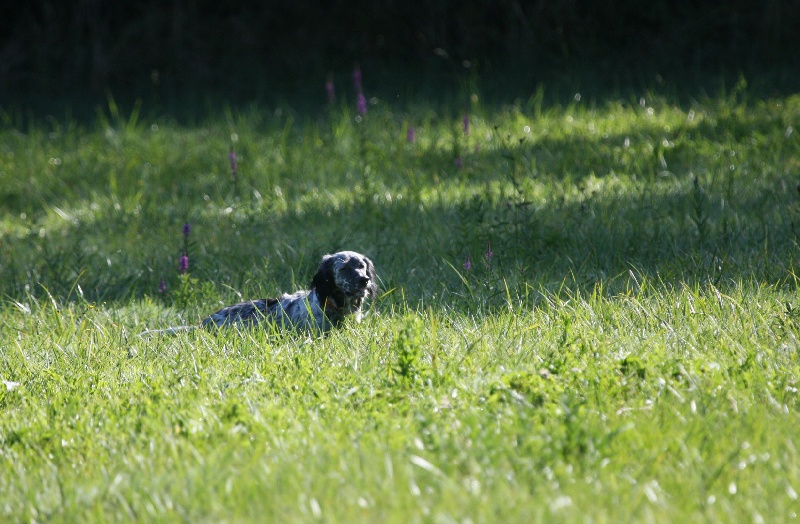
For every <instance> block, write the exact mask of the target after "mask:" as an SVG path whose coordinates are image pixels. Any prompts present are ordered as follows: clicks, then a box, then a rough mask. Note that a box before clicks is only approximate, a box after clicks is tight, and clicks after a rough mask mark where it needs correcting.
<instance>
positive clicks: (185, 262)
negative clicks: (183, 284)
mask: <svg viewBox="0 0 800 524" xmlns="http://www.w3.org/2000/svg"><path fill="white" fill-rule="evenodd" d="M178 270H180V272H181V274H182V275H183V274H185V273H186V272H187V271H189V257H187V256H186V251H184V252H183V256H182V257H181V259H180V261H179V262H178Z"/></svg>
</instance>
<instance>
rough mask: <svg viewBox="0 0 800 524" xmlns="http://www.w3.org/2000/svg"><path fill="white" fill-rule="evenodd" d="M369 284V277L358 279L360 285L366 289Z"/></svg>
mask: <svg viewBox="0 0 800 524" xmlns="http://www.w3.org/2000/svg"><path fill="white" fill-rule="evenodd" d="M367 284H369V278H368V277H358V285H359V286H361V287H365V286H366V285H367Z"/></svg>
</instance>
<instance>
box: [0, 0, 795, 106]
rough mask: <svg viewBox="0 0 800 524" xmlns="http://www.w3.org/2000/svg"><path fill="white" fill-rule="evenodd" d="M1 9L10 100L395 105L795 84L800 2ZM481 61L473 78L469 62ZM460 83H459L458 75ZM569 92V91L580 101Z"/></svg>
mask: <svg viewBox="0 0 800 524" xmlns="http://www.w3.org/2000/svg"><path fill="white" fill-rule="evenodd" d="M7 5H8V7H3V8H0V96H2V99H0V100H5V101H0V106H8V105H9V104H10V103H11V102H16V103H19V104H22V105H27V106H30V105H44V104H46V103H47V101H48V100H55V101H63V99H64V97H67V96H69V97H70V99H71V103H72V104H73V105H75V104H77V103H78V102H79V101H81V100H85V101H92V100H94V99H97V98H100V99H102V100H104V99H105V94H106V92H107V91H109V90H110V91H111V92H113V93H114V95H115V96H116V97H117V98H118V99H120V98H125V97H129V98H131V99H143V100H144V101H145V102H152V103H156V104H160V103H164V104H170V103H172V102H174V101H175V100H176V99H180V100H183V101H186V100H187V99H186V96H188V95H196V96H198V97H199V96H200V93H202V94H204V96H210V95H212V94H215V95H221V96H224V97H225V98H226V99H228V100H231V101H251V100H254V99H255V100H270V101H271V100H274V99H280V100H289V101H291V102H294V103H296V102H297V101H302V100H308V99H309V97H320V93H321V92H322V84H323V83H324V81H325V78H326V76H327V75H328V74H331V73H335V74H337V75H346V74H349V71H350V69H351V67H352V65H353V63H354V62H359V63H361V65H362V67H363V68H364V69H365V70H369V71H370V79H369V85H368V86H367V87H368V88H370V89H372V90H374V91H375V92H376V93H378V92H381V93H382V94H384V95H387V96H388V95H391V96H393V97H394V96H409V95H418V94H422V95H423V96H426V97H428V98H430V97H437V96H446V95H444V93H446V92H447V90H448V88H452V87H453V86H457V85H458V82H459V81H460V80H459V79H461V80H462V81H463V79H464V78H480V79H481V82H482V83H483V84H484V85H483V86H482V87H483V88H484V90H485V91H486V92H490V93H491V92H496V93H497V94H498V95H499V96H503V97H513V96H520V95H521V96H529V94H530V93H531V91H532V90H533V89H535V87H536V85H538V84H540V83H543V84H546V85H548V86H552V85H556V86H558V85H561V86H569V87H570V88H578V87H579V88H580V89H581V90H582V91H583V92H584V93H587V94H591V93H592V92H601V91H603V90H606V91H607V90H620V89H624V88H627V87H630V86H635V87H637V88H641V87H653V86H657V85H659V84H662V85H664V84H665V85H672V84H674V83H676V82H677V83H679V84H682V85H685V84H686V83H687V82H691V83H694V84H695V85H699V86H701V87H712V86H715V85H718V84H719V82H720V81H722V80H725V79H730V78H735V77H738V76H739V75H740V74H744V76H746V77H747V78H748V80H749V82H750V86H751V88H754V87H759V88H763V89H765V90H766V91H768V94H770V95H774V94H775V91H779V90H785V89H791V88H792V85H793V81H794V80H796V73H795V71H797V70H798V69H800V68H799V67H798V66H800V59H798V54H797V53H795V52H792V50H793V48H794V44H793V39H794V38H795V37H796V32H797V29H798V27H800V2H798V1H797V0H767V1H759V2H753V1H715V2H675V1H672V0H655V1H651V2H646V3H642V2H638V1H633V0H610V1H603V2H597V1H594V2H587V1H583V2H581V1H577V0H567V1H561V2H548V1H544V0H537V1H527V2H525V1H518V0H479V1H472V2H458V1H455V0H426V1H420V2H406V1H400V0H382V1H378V2H372V1H350V0H348V1H343V0H334V1H314V0H306V1H298V2H244V1H235V0H228V1H218V2H199V1H187V0H174V1H171V2H164V1H161V0H140V1H137V2H104V1H102V0H79V1H75V2H52V1H48V0H33V1H30V2H24V3H22V4H19V5H12V4H7ZM464 61H468V65H469V67H468V68H465V62H464ZM454 73H456V74H454ZM570 95H571V93H570Z"/></svg>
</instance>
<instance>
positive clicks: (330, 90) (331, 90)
mask: <svg viewBox="0 0 800 524" xmlns="http://www.w3.org/2000/svg"><path fill="white" fill-rule="evenodd" d="M325 93H327V95H328V103H329V104H332V103H333V101H334V100H336V86H334V85H333V75H328V80H327V81H326V82H325Z"/></svg>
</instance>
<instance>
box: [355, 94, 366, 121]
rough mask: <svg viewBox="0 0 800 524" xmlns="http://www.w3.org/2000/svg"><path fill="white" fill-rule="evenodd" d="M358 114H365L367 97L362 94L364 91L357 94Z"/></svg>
mask: <svg viewBox="0 0 800 524" xmlns="http://www.w3.org/2000/svg"><path fill="white" fill-rule="evenodd" d="M357 108H358V114H359V115H361V116H364V115H366V114H367V98H366V97H365V96H364V93H359V94H358V106H357Z"/></svg>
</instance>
